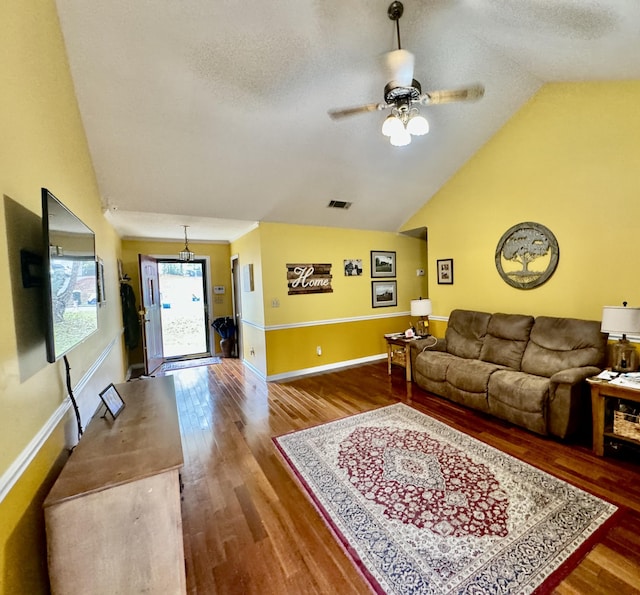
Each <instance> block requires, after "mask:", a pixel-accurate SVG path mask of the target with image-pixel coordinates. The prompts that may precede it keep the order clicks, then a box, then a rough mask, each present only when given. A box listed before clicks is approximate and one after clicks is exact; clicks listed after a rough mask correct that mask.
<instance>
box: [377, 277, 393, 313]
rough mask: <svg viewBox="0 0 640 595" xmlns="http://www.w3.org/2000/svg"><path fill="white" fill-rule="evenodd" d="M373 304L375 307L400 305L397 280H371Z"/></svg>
mask: <svg viewBox="0 0 640 595" xmlns="http://www.w3.org/2000/svg"><path fill="white" fill-rule="evenodd" d="M371 305H372V306H373V307H374V308H383V307H385V306H397V305H398V290H397V282H396V281H395V280H394V281H371Z"/></svg>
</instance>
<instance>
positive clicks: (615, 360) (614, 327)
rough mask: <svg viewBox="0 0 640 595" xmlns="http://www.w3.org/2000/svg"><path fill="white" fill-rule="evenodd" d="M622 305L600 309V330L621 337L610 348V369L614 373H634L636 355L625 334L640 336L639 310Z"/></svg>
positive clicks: (636, 360)
mask: <svg viewBox="0 0 640 595" xmlns="http://www.w3.org/2000/svg"><path fill="white" fill-rule="evenodd" d="M622 304H623V305H622V306H604V307H603V308H602V325H601V327H600V330H601V331H602V332H603V333H609V334H621V335H622V338H621V339H620V340H619V341H618V342H617V343H614V344H613V347H612V349H613V351H612V369H613V370H615V371H616V372H635V371H636V370H637V369H638V353H637V352H636V350H635V347H634V346H633V345H632V344H631V343H630V342H629V340H628V339H627V334H640V308H627V302H622Z"/></svg>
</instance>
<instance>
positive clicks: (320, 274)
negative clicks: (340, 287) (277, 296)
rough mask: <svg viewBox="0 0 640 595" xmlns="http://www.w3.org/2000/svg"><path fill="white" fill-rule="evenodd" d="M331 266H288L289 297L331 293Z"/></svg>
mask: <svg viewBox="0 0 640 595" xmlns="http://www.w3.org/2000/svg"><path fill="white" fill-rule="evenodd" d="M331 278H332V275H331V264H315V263H314V264H288V265H287V286H288V288H289V295H297V294H301V293H333V289H332V288H331Z"/></svg>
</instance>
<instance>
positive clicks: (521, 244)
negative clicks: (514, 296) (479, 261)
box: [496, 221, 560, 289]
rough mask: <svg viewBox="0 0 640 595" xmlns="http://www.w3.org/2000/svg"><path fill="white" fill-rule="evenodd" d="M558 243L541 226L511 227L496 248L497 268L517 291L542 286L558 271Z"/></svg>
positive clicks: (524, 225)
mask: <svg viewBox="0 0 640 595" xmlns="http://www.w3.org/2000/svg"><path fill="white" fill-rule="evenodd" d="M559 256H560V250H559V249H558V241H557V240H556V237H555V236H554V235H553V233H551V230H549V229H547V228H546V227H545V226H544V225H540V223H532V222H530V221H527V222H525V223H518V224H517V225H514V226H513V227H511V228H509V229H508V230H507V231H506V232H505V233H504V234H503V236H502V237H501V238H500V241H499V242H498V247H497V248H496V268H497V269H498V273H500V276H501V277H502V278H503V279H504V281H505V282H506V283H508V284H509V285H511V286H512V287H516V288H517V289H533V288H534V287H538V286H540V285H542V284H543V283H544V282H545V281H546V280H547V279H549V277H551V275H553V272H554V271H555V270H556V267H557V266H558V258H559Z"/></svg>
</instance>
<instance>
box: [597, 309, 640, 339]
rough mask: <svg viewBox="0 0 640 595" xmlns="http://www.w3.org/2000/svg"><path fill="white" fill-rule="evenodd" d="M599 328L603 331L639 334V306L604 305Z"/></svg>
mask: <svg viewBox="0 0 640 595" xmlns="http://www.w3.org/2000/svg"><path fill="white" fill-rule="evenodd" d="M600 330H601V331H602V332H603V333H620V334H623V335H628V334H633V335H635V334H640V308H627V307H625V306H604V308H602V325H601V327H600Z"/></svg>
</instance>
